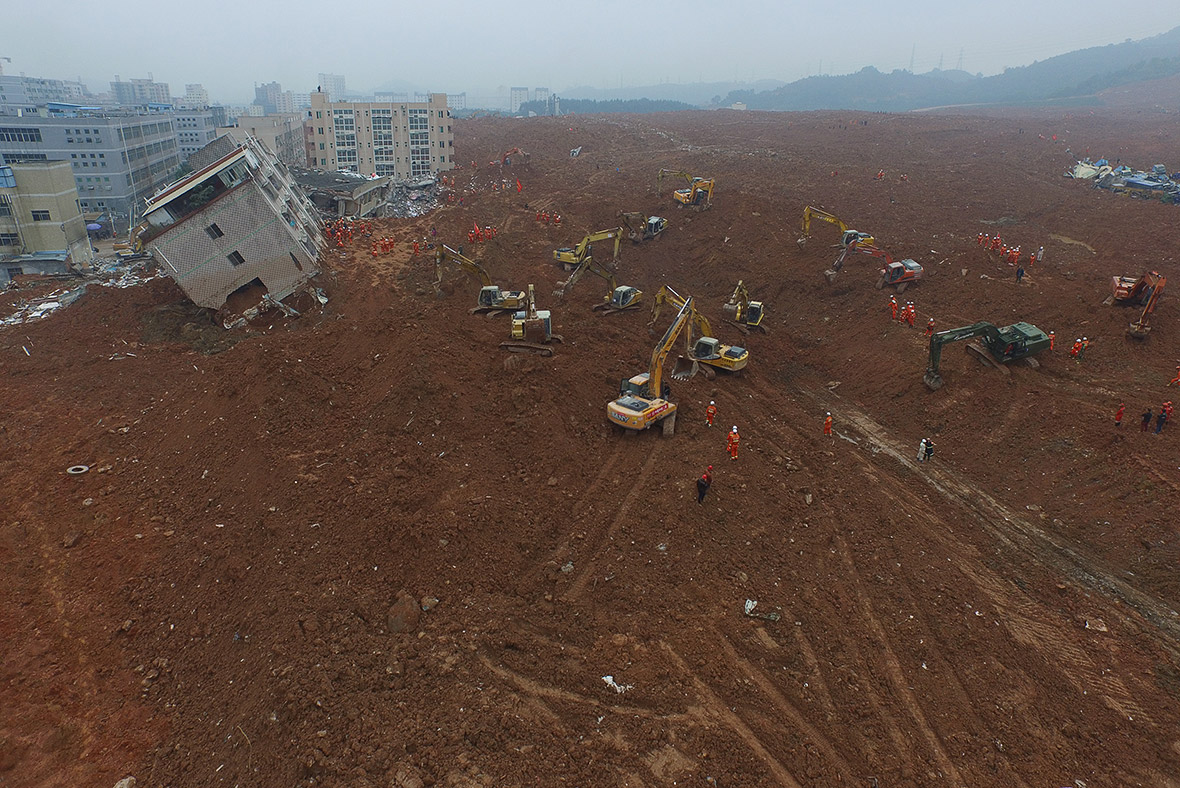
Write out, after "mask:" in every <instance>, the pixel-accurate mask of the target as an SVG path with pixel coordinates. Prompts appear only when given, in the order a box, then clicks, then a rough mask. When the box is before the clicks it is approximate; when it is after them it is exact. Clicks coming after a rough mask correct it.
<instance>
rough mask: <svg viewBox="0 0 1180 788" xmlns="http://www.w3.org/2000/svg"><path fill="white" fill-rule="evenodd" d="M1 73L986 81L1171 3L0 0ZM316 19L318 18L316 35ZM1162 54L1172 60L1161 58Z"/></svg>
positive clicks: (453, 86) (432, 85) (222, 92)
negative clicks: (890, 75)
mask: <svg viewBox="0 0 1180 788" xmlns="http://www.w3.org/2000/svg"><path fill="white" fill-rule="evenodd" d="M5 8H6V10H5V11H4V13H3V14H2V15H0V18H2V19H3V26H4V35H3V43H0V57H9V58H11V59H12V62H11V63H8V62H4V61H0V66H2V67H3V68H4V73H6V74H19V73H22V72H23V73H25V74H28V75H29V76H41V77H52V78H57V79H74V78H77V77H79V76H81V77H82V80H83V81H84V82H86V83H87V85H88V86H89V87H90V89H91V90H92V91H94V92H101V91H105V90H108V89H109V85H108V83H109V82H110V80H112V79H113V78H114V75H115V74H118V75H120V76H121V77H122V78H123V79H129V78H133V77H136V78H146V77H147V75H148V72H151V73H152V75H153V76H154V78H155V79H156V80H157V81H161V82H168V83H169V84H170V85H171V88H172V95H174V96H180V95H183V93H184V85H185V83H189V82H199V83H201V84H203V85H204V86H205V87H206V88H207V89H208V90H209V92H210V94H211V96H212V98H213V100H214V101H221V102H223V103H248V102H249V101H252V100H253V97H254V93H253V86H254V84H255V83H261V82H269V81H271V80H277V81H279V82H280V83H282V86H283V88H284V89H287V90H295V91H300V92H304V91H309V90H314V89H315V87H316V75H317V74H318V73H319V72H330V73H337V74H344V75H345V77H346V78H347V80H348V87H349V89H350V90H359V91H371V90H372V89H373V88H374V87H377V86H379V85H382V84H385V83H395V82H396V83H408V85H409V86H412V87H414V88H417V89H429V90H433V91H439V92H449V93H458V92H461V91H466V92H467V94H468V96H469V103H470V102H471V100H472V97H483V96H492V95H494V94H496V93H497V92H498V90H499V89H500V88H502V87H503V86H508V85H522V86H525V85H527V86H529V87H536V86H547V87H549V88H551V89H553V90H554V91H557V92H560V91H561V90H563V89H565V88H568V87H574V86H578V85H587V86H592V87H618V86H620V85H623V86H629V85H648V84H655V83H658V82H701V81H704V82H713V81H721V80H745V81H749V80H754V79H780V80H783V81H787V82H789V81H791V80H794V79H798V78H800V77H804V76H809V75H812V74H817V73H820V70H821V68H822V71H823V73H827V74H843V73H850V72H853V71H857V70H859V69H861V68H863V67H864V66H869V65H871V66H875V67H877V68H879V69H881V70H882V71H890V70H893V69H895V68H909V67H910V64H911V59H912V63H913V67H914V71H916V72H919V73H920V72H924V71H929V70H930V69H932V68H937V67H938V66H939V63H940V62H941V64H942V67H943V68H948V69H949V68H955V67H956V66H958V65H959V63H960V58H961V62H962V66H963V68H964V69H966V70H967V71H970V72H972V73H975V72H983V73H984V74H994V73H997V72H999V71H1001V70H1003V69H1004V68H1005V67H1007V66H1020V65H1026V64H1028V63H1031V62H1033V61H1034V60H1044V59H1045V58H1047V57H1052V56H1053V55H1058V54H1061V53H1063V52H1068V51H1070V50H1073V49H1081V48H1084V47H1090V46H1099V45H1104V44H1111V43H1118V42H1121V41H1123V40H1125V39H1127V38H1132V39H1138V38H1146V37H1149V36H1153V35H1157V34H1159V33H1163V32H1166V31H1167V30H1170V29H1171V28H1173V27H1176V26H1180V2H1177V0H1122V1H1121V2H1117V3H1115V2H1111V0H960V2H957V3H956V2H953V0H894V2H891V3H886V2H879V0H843V2H839V3H827V2H817V1H816V0H809V1H808V2H800V0H779V1H778V2H773V1H772V0H753V1H751V2H741V0H737V2H724V0H708V1H706V0H676V2H666V1H665V0H631V1H630V2H621V1H619V0H597V2H595V1H594V0H590V1H589V2H583V3H570V2H568V0H567V1H563V0H557V2H552V1H551V2H534V1H533V0H504V2H499V3H496V2H479V1H478V0H452V1H451V2H445V1H444V2H436V3H430V2H415V3H409V2H404V0H392V1H391V0H353V1H352V2H347V3H333V2H324V1H322V0H321V2H316V3H305V2H301V0H289V1H288V2H283V3H272V2H269V0H236V1H235V2H230V0H197V1H196V2H194V1H193V0H190V1H189V2H184V3H153V2H144V0H137V2H129V1H128V0H106V2H85V3H83V2H80V0H59V1H58V2H49V3H47V2H38V1H37V0H7V1H6V2H5ZM324 20H335V21H334V23H333V22H328V23H327V24H325V21H324ZM1177 54H1180V53H1177Z"/></svg>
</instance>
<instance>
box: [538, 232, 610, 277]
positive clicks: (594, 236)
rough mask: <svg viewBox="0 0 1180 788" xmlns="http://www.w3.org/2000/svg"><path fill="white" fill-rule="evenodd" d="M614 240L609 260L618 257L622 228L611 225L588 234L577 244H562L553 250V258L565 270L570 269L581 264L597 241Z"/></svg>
mask: <svg viewBox="0 0 1180 788" xmlns="http://www.w3.org/2000/svg"><path fill="white" fill-rule="evenodd" d="M612 239H613V240H614V242H615V251H614V256H612V257H611V260H618V259H619V244H621V243H622V241H623V228H622V227H611V228H610V229H607V230H599V231H598V232H593V233H590V234H588V235H587V236H586V237H585V238H583V239H582V240H581V241H579V242H578V245H577V246H572V247H571V246H563V247H561V248H560V249H556V250H554V252H553V259H554V260H556V261H557V262H558V263H560V264H561V267H562V268H563V269H565V270H566V271H572V270H573V269H575V268H577V267H578V266H579V265H581V263H582V261H583V260H584V259H586V258H587V257H589V256H590V254H591V245H592V244H594V243H597V242H598V241H610V240H612Z"/></svg>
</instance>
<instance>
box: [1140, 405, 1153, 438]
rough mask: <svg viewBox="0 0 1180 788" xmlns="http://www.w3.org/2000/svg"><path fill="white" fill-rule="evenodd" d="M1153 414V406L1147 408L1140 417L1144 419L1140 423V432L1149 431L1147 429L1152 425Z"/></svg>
mask: <svg viewBox="0 0 1180 788" xmlns="http://www.w3.org/2000/svg"><path fill="white" fill-rule="evenodd" d="M1151 416H1152V413H1151V408H1148V409H1147V410H1145V411H1143V415H1142V416H1140V417H1139V418H1141V419H1142V420H1143V421H1142V422H1141V423H1140V424H1139V431H1140V432H1147V429H1148V428H1149V427H1150V426H1151Z"/></svg>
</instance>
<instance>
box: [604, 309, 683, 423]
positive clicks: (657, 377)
mask: <svg viewBox="0 0 1180 788" xmlns="http://www.w3.org/2000/svg"><path fill="white" fill-rule="evenodd" d="M692 311H693V308H692V299H691V298H689V299H688V300H687V301H685V303H684V306H682V307H680V311H679V312H678V313H677V315H676V319H675V320H673V321H672V325H670V326H668V330H667V331H665V332H664V337H663V338H662V339H661V340H660V341H659V343H658V344H656V346H655V349H654V350H652V352H651V365H650V366H649V367H648V370H647V372H641V373H639V374H638V375H635V376H634V377H632V378H629V379H627V380H624V381H622V382H621V383H620V384H619V396H618V398H617V399H613V400H611V401H610V402H608V403H607V404H606V417H607V418H608V419H610V421H611V423H612V424H617V425H619V426H620V427H622V428H623V429H624V430H631V431H634V432H638V431H639V430H646V429H647V428H648V427H651V426H652V425H655V424H659V425H660V428H661V432H662V434H663V435H664V437H670V436H671V435H672V434H673V433H675V431H676V403H675V402H672V400H671V397H672V392H671V389H670V387H669V386H668V384H667V383H664V378H663V375H664V372H663V370H664V362H665V361H666V360H667V359H668V353H669V352H671V350H672V346H673V345H674V344H676V338H677V337H678V336H680V332H681V331H683V330H684V329H685V327H686V326H688V324H689V322H690V320H691V318H692Z"/></svg>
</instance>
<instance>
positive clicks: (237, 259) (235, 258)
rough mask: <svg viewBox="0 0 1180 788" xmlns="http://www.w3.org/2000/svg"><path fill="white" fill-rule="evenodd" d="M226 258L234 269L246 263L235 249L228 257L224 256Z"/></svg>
mask: <svg viewBox="0 0 1180 788" xmlns="http://www.w3.org/2000/svg"><path fill="white" fill-rule="evenodd" d="M226 258H227V259H228V260H229V264H230V265H232V266H234V267H235V268H236V267H237V266H239V265H241V264H242V263H244V262H246V258H244V257H242V253H241V252H239V251H238V250H237V249H235V250H234V251H232V252H230V253H229V254H228V255H226Z"/></svg>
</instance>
